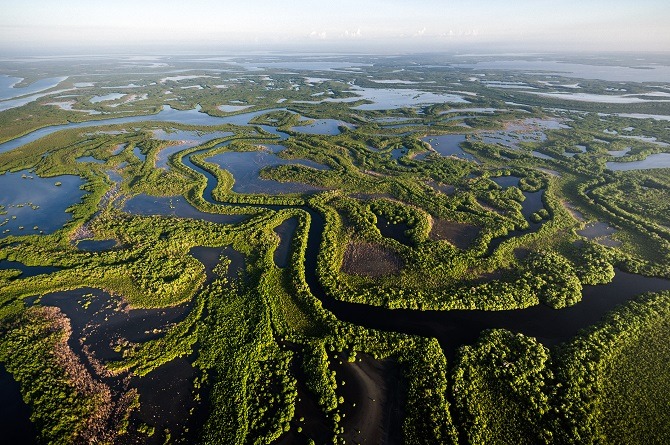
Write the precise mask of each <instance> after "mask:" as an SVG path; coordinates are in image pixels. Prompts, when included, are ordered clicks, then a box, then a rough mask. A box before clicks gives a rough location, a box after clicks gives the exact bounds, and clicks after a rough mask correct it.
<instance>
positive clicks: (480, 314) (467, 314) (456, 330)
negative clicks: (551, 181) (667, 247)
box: [196, 167, 670, 359]
mask: <svg viewBox="0 0 670 445" xmlns="http://www.w3.org/2000/svg"><path fill="white" fill-rule="evenodd" d="M196 170H197V171H199V172H201V173H204V172H203V171H202V170H201V169H199V168H197V167H196ZM209 178H210V177H209V176H208V180H209ZM211 179H214V178H211ZM542 193H543V191H542V190H540V191H537V192H525V193H524V195H526V201H524V210H523V214H524V215H528V216H529V215H530V214H532V213H533V212H536V211H538V210H539V209H541V208H542V207H543V204H542ZM206 199H207V200H208V201H210V202H212V203H214V201H213V200H211V197H206ZM303 210H305V211H306V212H307V213H309V214H310V216H311V220H312V224H311V225H310V227H309V234H308V243H307V250H306V255H305V278H306V281H307V284H308V285H309V287H310V290H311V291H312V293H313V294H314V295H315V296H316V297H317V298H318V299H319V300H321V302H322V304H323V307H324V308H325V309H326V310H328V311H330V312H332V313H333V314H334V315H335V316H336V317H337V318H338V319H340V320H342V321H346V322H351V323H354V324H358V325H361V326H365V327H367V328H371V329H380V330H384V331H394V332H403V333H407V334H414V335H421V336H426V337H435V338H437V339H438V340H439V342H440V344H441V345H442V348H443V349H444V351H445V354H446V355H447V357H448V358H449V359H453V357H454V355H455V352H456V350H457V348H458V347H459V346H460V345H463V344H471V343H474V342H475V341H476V340H477V338H478V337H479V336H480V334H481V332H482V331H483V330H485V329H493V328H504V329H508V330H510V331H513V332H520V333H523V334H525V335H529V336H533V337H536V338H537V339H538V340H539V341H541V342H542V343H544V344H545V345H547V346H553V345H557V344H559V343H561V342H565V341H569V340H570V339H572V338H573V337H574V336H575V335H577V333H578V332H579V331H580V330H582V329H584V328H587V327H589V326H592V325H594V324H596V323H598V322H599V321H600V320H601V319H602V317H603V316H604V315H605V314H606V313H607V312H609V311H611V310H612V309H614V308H615V307H617V306H618V305H620V304H623V303H625V302H627V301H629V300H631V299H632V298H633V297H635V296H637V295H640V294H643V293H645V292H658V291H661V290H668V289H670V280H666V279H661V278H650V277H644V276H641V275H634V274H630V273H626V272H623V271H620V270H617V271H616V275H615V277H614V280H613V281H612V282H611V283H610V284H607V285H600V286H585V288H584V290H583V299H582V301H581V302H580V303H578V304H576V305H574V306H572V307H569V308H565V309H561V310H556V309H552V308H550V307H548V306H544V305H538V306H534V307H531V308H527V309H520V310H506V311H480V310H451V311H420V310H411V309H386V308H382V307H378V306H371V305H366V304H360V303H349V302H344V301H340V300H335V299H334V298H332V297H331V296H330V295H328V294H327V293H326V291H325V290H324V288H323V286H322V285H321V283H320V281H319V279H318V276H317V273H316V264H317V258H318V255H319V251H320V247H321V242H322V241H321V240H322V237H323V231H324V220H323V217H322V216H321V215H320V214H319V213H317V212H316V211H314V210H312V209H310V208H306V207H303ZM540 225H541V224H537V225H536V226H537V227H534V226H533V225H532V224H531V230H537V228H539V226H540ZM522 233H525V232H522ZM505 239H506V238H505Z"/></svg>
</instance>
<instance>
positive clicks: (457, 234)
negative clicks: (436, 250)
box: [430, 219, 481, 250]
mask: <svg viewBox="0 0 670 445" xmlns="http://www.w3.org/2000/svg"><path fill="white" fill-rule="evenodd" d="M480 231H481V229H480V228H479V227H477V226H473V225H470V224H463V223H458V222H454V221H448V220H446V219H433V227H432V229H431V231H430V239H432V240H434V241H440V240H447V241H449V242H450V243H451V244H453V245H454V246H456V247H458V248H459V249H463V250H465V249H467V248H468V247H470V245H471V244H472V242H473V241H474V240H475V239H476V238H477V237H478V236H479V232H480Z"/></svg>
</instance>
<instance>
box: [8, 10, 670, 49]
mask: <svg viewBox="0 0 670 445" xmlns="http://www.w3.org/2000/svg"><path fill="white" fill-rule="evenodd" d="M1 10H2V14H1V16H0V48H1V49H3V50H15V51H16V50H18V51H20V50H22V49H32V50H35V49H44V50H45V51H47V50H49V49H53V48H57V47H60V48H69V49H73V50H76V49H86V48H93V47H96V46H110V45H121V46H124V47H131V46H132V45H142V46H147V45H162V46H166V45H168V46H169V45H174V46H175V48H176V47H177V45H185V46H191V47H197V46H204V45H207V46H208V47H219V48H221V49H222V50H224V49H226V48H229V49H250V50H252V49H262V48H263V47H267V48H268V49H277V48H280V47H286V48H290V47H294V48H314V49H319V48H321V49H324V50H325V49H341V50H348V51H365V50H371V49H379V50H386V51H394V50H397V51H421V50H424V51H436V50H444V51H458V50H459V48H465V47H474V46H487V45H491V46H492V47H495V48H496V49H501V48H508V49H512V48H518V49H530V50H575V49H577V50H651V51H668V50H670V0H637V1H633V0H564V1H558V0H552V1H549V0H520V1H513V2H505V1H502V0H460V1H451V0H413V1H410V0H356V1H353V0H339V1H328V2H326V1H319V0H310V1H307V0H292V1H276V0H272V1H271V0H247V1H241V2H239V1H225V0H191V1H188V0H178V1H176V0H132V1H131V0H113V1H101V0H58V1H54V0H5V2H4V4H3V5H2V9H1Z"/></svg>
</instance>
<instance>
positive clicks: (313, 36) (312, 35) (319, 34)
mask: <svg viewBox="0 0 670 445" xmlns="http://www.w3.org/2000/svg"><path fill="white" fill-rule="evenodd" d="M309 38H310V39H316V40H325V39H326V38H328V33H327V32H326V31H320V32H319V31H312V32H310V33H309Z"/></svg>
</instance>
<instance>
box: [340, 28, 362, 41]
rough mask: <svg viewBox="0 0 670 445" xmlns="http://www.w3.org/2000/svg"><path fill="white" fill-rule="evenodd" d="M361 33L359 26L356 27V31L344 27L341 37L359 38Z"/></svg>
mask: <svg viewBox="0 0 670 445" xmlns="http://www.w3.org/2000/svg"><path fill="white" fill-rule="evenodd" d="M362 36H363V34H362V33H361V28H358V29H357V30H356V31H349V30H348V29H346V30H345V31H344V34H342V37H344V38H345V39H358V38H361V37H362Z"/></svg>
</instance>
